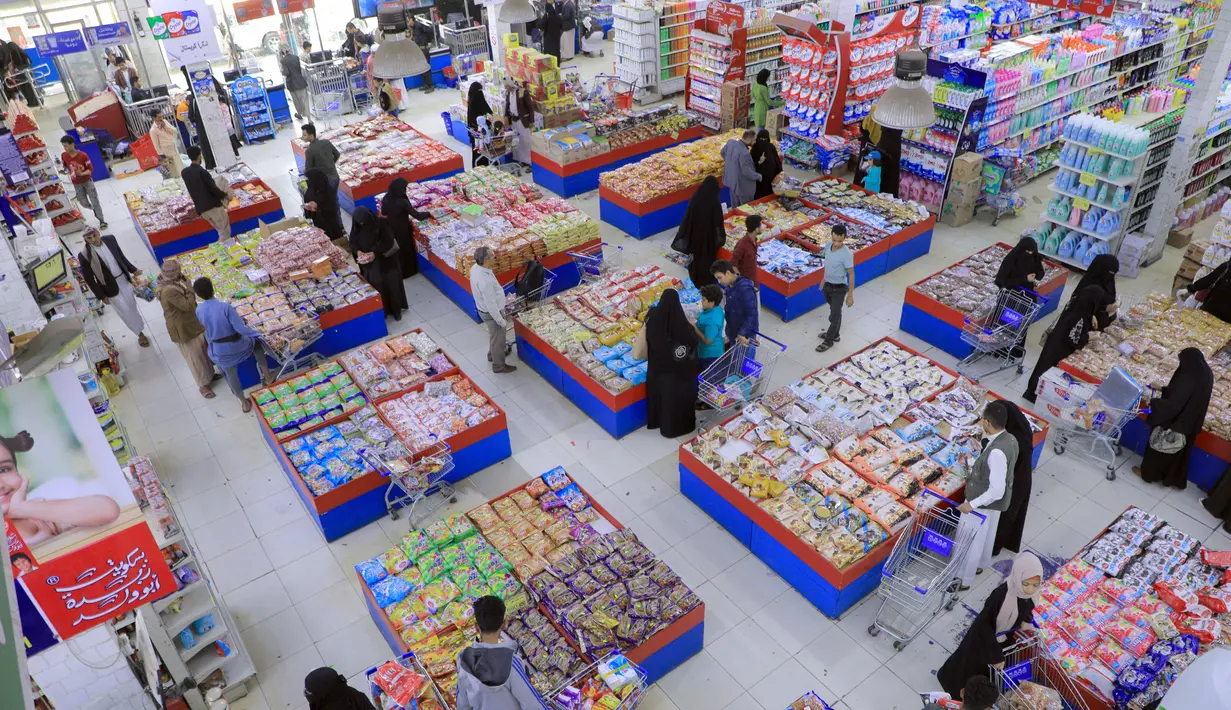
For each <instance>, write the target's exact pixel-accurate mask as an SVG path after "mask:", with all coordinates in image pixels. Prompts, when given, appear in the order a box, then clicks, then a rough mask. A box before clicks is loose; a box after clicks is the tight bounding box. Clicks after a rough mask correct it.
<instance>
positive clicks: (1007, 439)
mask: <svg viewBox="0 0 1231 710" xmlns="http://www.w3.org/2000/svg"><path fill="white" fill-rule="evenodd" d="M1008 421H1009V410H1007V409H1005V406H1004V405H1003V404H1001V403H999V402H992V403H991V404H989V405H987V406H986V407H984V408H983V419H982V421H981V422H980V423H981V424H982V425H983V433H984V434H985V435H986V436H987V440H986V443H985V444H983V452H982V453H980V454H979V458H977V459H975V462H974V463H973V464H972V465H971V466H970V475H969V476H968V477H967V478H966V502H965V503H962V504H961V505H960V506H959V507H958V510H960V511H961V512H962V521H961V524H960V527H959V528H958V535H959V536H960V535H962V534H963V531H964V530H965V531H968V532H967V534H969V532H973V533H974V541H973V542H972V543H970V549H969V551H967V553H966V555H967V557H966V560H965V564H964V565H963V570H962V589H966V588H968V587H970V585H971V584H972V583H973V582H974V578H975V575H976V574H979V573H980V572H982V571H983V568H985V567H988V566H990V565H991V564H992V547H993V546H994V545H995V543H996V526H998V525H999V524H1000V514H1001V513H1003V512H1004V511H1006V510H1008V509H1009V503H1010V498H1011V496H1012V492H1013V467H1014V466H1015V465H1017V457H1018V456H1029V455H1030V452H1029V451H1026V452H1024V453H1023V452H1019V451H1018V450H1017V439H1015V438H1013V435H1012V434H1009V433H1008V432H1006V431H1005V430H1004V428H1005V425H1006V424H1007V423H1008Z"/></svg>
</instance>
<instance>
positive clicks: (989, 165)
mask: <svg viewBox="0 0 1231 710" xmlns="http://www.w3.org/2000/svg"><path fill="white" fill-rule="evenodd" d="M1033 162H1034V161H1033V158H1029V159H1026V158H1023V157H1022V156H1021V151H1020V150H1016V151H1003V150H1002V151H1000V153H999V154H998V155H995V156H994V157H991V158H988V159H987V160H986V161H985V162H984V169H983V174H984V178H983V192H982V193H980V195H979V203H978V206H977V207H976V211H977V210H978V209H979V207H986V208H988V209H990V210H991V212H992V226H995V225H997V224H999V223H1000V218H1001V217H1004V216H1006V215H1014V216H1016V215H1019V214H1021V213H1022V210H1024V209H1026V200H1025V199H1024V198H1023V197H1022V196H1021V194H1020V193H1018V191H1017V190H1018V187H1020V186H1021V185H1023V184H1025V183H1026V182H1028V181H1029V180H1030V178H1031V177H1033V175H1032V174H1031V173H1033V170H1031V169H1029V168H1028V167H1027V166H1028V165H1031V164H1033Z"/></svg>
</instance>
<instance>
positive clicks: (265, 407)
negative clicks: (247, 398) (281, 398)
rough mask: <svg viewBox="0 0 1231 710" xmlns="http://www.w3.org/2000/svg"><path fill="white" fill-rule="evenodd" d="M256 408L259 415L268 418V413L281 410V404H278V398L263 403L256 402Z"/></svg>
mask: <svg viewBox="0 0 1231 710" xmlns="http://www.w3.org/2000/svg"><path fill="white" fill-rule="evenodd" d="M257 408H258V409H260V410H261V416H263V417H265V418H266V419H269V415H271V414H273V413H274V412H281V411H282V405H280V404H278V400H276V399H274V400H270V401H268V402H265V403H264V404H258V405H257Z"/></svg>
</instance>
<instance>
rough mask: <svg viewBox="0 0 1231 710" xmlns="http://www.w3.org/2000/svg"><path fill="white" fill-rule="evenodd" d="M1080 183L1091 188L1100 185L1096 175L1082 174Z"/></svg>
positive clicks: (1079, 179)
mask: <svg viewBox="0 0 1231 710" xmlns="http://www.w3.org/2000/svg"><path fill="white" fill-rule="evenodd" d="M1078 182H1080V183H1081V184H1082V185H1089V186H1090V187H1094V186H1095V185H1097V184H1098V177H1097V176H1096V175H1095V174H1094V173H1082V174H1081V177H1080V178H1078Z"/></svg>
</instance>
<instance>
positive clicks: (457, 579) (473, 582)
mask: <svg viewBox="0 0 1231 710" xmlns="http://www.w3.org/2000/svg"><path fill="white" fill-rule="evenodd" d="M449 579H451V580H453V583H454V584H456V585H457V586H458V587H460V588H461V590H462V594H465V595H468V596H469V595H472V594H474V590H475V588H476V587H478V586H480V585H482V584H483V575H482V574H481V573H480V572H479V570H477V569H475V568H474V567H471V566H470V565H458V566H457V567H454V568H453V571H452V572H450V573H449Z"/></svg>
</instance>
